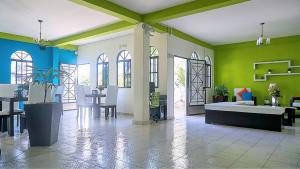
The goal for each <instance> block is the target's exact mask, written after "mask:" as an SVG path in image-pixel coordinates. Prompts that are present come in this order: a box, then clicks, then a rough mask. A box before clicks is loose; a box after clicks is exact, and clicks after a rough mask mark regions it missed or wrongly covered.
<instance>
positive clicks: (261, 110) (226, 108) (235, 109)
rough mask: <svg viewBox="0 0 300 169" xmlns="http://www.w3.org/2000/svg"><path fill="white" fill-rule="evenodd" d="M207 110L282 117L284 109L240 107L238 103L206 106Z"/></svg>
mask: <svg viewBox="0 0 300 169" xmlns="http://www.w3.org/2000/svg"><path fill="white" fill-rule="evenodd" d="M204 107H205V110H216V111H225V112H226V111H228V112H241V113H257V114H275V115H282V114H283V113H284V112H285V108H284V107H273V106H249V105H238V104H237V103H236V102H220V103H211V104H205V106H204Z"/></svg>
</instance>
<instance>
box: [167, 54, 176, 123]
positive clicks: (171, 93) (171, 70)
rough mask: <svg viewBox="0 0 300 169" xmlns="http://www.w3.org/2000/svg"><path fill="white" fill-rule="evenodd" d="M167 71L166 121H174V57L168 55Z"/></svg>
mask: <svg viewBox="0 0 300 169" xmlns="http://www.w3.org/2000/svg"><path fill="white" fill-rule="evenodd" d="M167 58H168V65H167V67H168V70H167V79H168V81H167V94H168V97H167V103H168V105H167V113H168V119H174V56H173V55H168V57H167Z"/></svg>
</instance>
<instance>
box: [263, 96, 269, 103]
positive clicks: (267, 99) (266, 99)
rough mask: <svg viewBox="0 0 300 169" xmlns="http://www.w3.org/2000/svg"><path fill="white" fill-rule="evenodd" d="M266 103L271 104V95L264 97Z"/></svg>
mask: <svg viewBox="0 0 300 169" xmlns="http://www.w3.org/2000/svg"><path fill="white" fill-rule="evenodd" d="M264 104H265V105H269V104H270V98H269V96H265V97H264Z"/></svg>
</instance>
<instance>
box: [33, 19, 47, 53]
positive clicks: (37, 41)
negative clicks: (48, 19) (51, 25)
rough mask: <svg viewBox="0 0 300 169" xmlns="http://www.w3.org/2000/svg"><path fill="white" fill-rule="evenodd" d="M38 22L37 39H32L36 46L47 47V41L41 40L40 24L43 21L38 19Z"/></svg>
mask: <svg viewBox="0 0 300 169" xmlns="http://www.w3.org/2000/svg"><path fill="white" fill-rule="evenodd" d="M38 22H39V23H40V34H39V37H38V38H36V39H34V41H35V43H36V44H38V45H39V46H40V47H41V48H45V47H47V42H48V41H47V40H45V39H42V23H43V20H41V19H39V20H38Z"/></svg>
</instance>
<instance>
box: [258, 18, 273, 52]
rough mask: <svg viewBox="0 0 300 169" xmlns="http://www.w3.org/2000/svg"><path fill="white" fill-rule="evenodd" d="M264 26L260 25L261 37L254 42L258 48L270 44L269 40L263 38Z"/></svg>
mask: <svg viewBox="0 0 300 169" xmlns="http://www.w3.org/2000/svg"><path fill="white" fill-rule="evenodd" d="M264 24H265V23H260V26H261V35H260V36H259V37H258V39H257V40H256V45H257V46H260V45H263V44H266V45H269V44H270V43H271V39H270V38H268V37H267V38H264Z"/></svg>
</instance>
